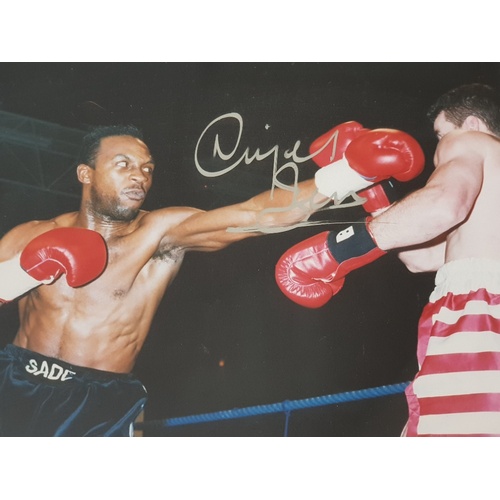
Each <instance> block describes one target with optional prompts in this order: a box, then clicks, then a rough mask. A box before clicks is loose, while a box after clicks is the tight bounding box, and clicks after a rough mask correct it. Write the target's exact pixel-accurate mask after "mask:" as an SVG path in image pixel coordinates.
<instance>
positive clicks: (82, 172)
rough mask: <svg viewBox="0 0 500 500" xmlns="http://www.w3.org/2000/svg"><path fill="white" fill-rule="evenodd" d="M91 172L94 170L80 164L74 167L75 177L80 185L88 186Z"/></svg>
mask: <svg viewBox="0 0 500 500" xmlns="http://www.w3.org/2000/svg"><path fill="white" fill-rule="evenodd" d="M93 172H94V169H93V168H91V167H89V166H88V165H86V164H85V163H80V165H78V167H76V175H77V177H78V180H79V181H80V182H81V183H82V184H90V181H91V179H92V174H93Z"/></svg>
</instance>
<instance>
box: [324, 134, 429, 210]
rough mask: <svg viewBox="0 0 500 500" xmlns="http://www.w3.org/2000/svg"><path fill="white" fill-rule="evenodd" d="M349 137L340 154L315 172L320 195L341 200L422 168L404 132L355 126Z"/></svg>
mask: <svg viewBox="0 0 500 500" xmlns="http://www.w3.org/2000/svg"><path fill="white" fill-rule="evenodd" d="M358 125H359V124H358ZM344 135H346V134H344ZM339 137H340V134H339ZM351 137H353V138H352V140H350V141H344V143H345V142H347V146H346V147H345V151H344V152H343V155H342V157H340V158H339V155H338V154H336V155H335V156H334V161H333V163H331V164H329V165H327V166H323V168H321V169H320V170H318V171H317V172H316V175H315V182H316V187H317V188H318V191H319V193H321V194H322V195H324V196H327V197H329V198H336V199H337V200H339V201H341V200H343V199H344V198H345V197H347V196H348V195H349V194H352V193H357V192H358V191H360V190H362V189H366V188H367V187H368V186H371V185H373V184H376V183H378V182H381V181H383V180H385V179H389V178H395V179H397V180H399V181H401V182H407V181H410V180H412V179H414V178H415V177H417V176H418V175H420V174H421V173H422V171H423V169H424V166H425V156H424V152H423V150H422V148H421V147H420V144H419V143H418V142H417V141H416V140H415V139H414V138H413V137H412V136H410V135H409V134H407V133H405V132H402V131H400V130H395V129H374V130H367V129H363V128H361V126H359V127H358V128H356V129H355V131H354V132H352V133H351Z"/></svg>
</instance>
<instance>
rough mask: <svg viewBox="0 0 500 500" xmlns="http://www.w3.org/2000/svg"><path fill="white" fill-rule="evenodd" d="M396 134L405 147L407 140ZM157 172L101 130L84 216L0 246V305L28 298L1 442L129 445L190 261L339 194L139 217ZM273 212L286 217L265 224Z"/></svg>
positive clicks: (21, 232)
mask: <svg viewBox="0 0 500 500" xmlns="http://www.w3.org/2000/svg"><path fill="white" fill-rule="evenodd" d="M389 133H391V134H394V135H396V136H397V137H398V142H399V144H400V147H404V141H405V140H406V139H407V137H406V136H404V134H400V133H399V132H398V131H389ZM399 135H403V137H399ZM417 148H419V146H418V145H417ZM394 166H395V168H396V169H397V165H394ZM406 167H407V165H405V168H406ZM154 168H155V164H154V160H153V158H152V155H151V153H150V151H149V149H148V147H147V146H146V144H145V143H144V142H143V140H142V137H141V134H140V132H139V131H138V130H137V129H136V128H134V127H128V126H127V127H114V126H113V127H104V128H97V129H96V130H95V131H92V132H91V133H89V134H88V135H87V136H86V137H85V138H84V143H83V150H82V156H81V159H80V161H79V164H78V167H77V176H78V180H79V181H80V183H81V184H82V199H81V205H80V209H79V211H77V212H72V213H65V214H62V215H60V216H57V217H55V218H54V219H52V220H45V221H33V222H27V223H24V224H21V225H19V226H17V227H15V228H13V229H12V230H10V231H9V232H8V233H7V234H6V235H5V236H4V237H3V238H2V239H1V240H0V303H1V302H2V301H3V302H8V301H11V300H14V299H16V298H18V297H19V303H18V305H19V317H20V326H19V330H18V331H17V334H16V336H15V338H14V340H13V344H12V346H7V349H5V350H4V351H3V352H1V353H0V435H2V436H9V435H15V436H53V435H57V436H90V435H92V436H93V435H103V436H104V435H124V434H128V433H129V428H130V425H131V424H132V423H133V421H134V419H135V418H136V417H137V416H138V414H139V413H140V411H141V409H142V407H143V406H144V403H145V400H146V393H145V390H144V388H143V387H142V385H141V384H140V382H138V381H136V380H135V379H134V378H133V377H132V376H131V375H130V373H131V372H132V370H133V367H134V363H135V360H136V358H137V356H138V354H139V352H140V350H141V347H142V345H143V343H144V341H145V339H146V336H147V334H148V330H149V328H150V325H151V322H152V320H153V316H154V314H155V312H156V310H157V308H158V305H159V304H160V301H161V299H162V297H163V295H164V293H165V291H166V289H167V287H168V286H169V285H170V283H171V282H172V280H173V279H174V278H175V276H176V275H177V273H178V272H179V269H180V267H181V265H182V262H183V258H184V255H185V254H186V252H187V251H192V250H197V251H207V252H208V251H216V250H219V249H222V248H224V247H226V246H227V245H229V244H231V243H233V242H237V241H240V240H243V239H244V238H249V237H255V236H258V235H261V234H265V231H264V230H262V231H261V230H258V229H255V231H240V232H236V231H228V230H227V228H228V227H245V228H248V227H252V228H260V227H262V226H263V225H264V224H265V225H267V226H269V228H271V227H280V228H283V227H287V226H291V225H293V224H296V223H298V222H301V221H305V220H307V219H308V217H309V216H310V215H311V214H312V213H313V211H314V210H317V209H318V208H319V207H321V206H324V205H325V204H326V203H328V202H329V201H331V199H330V196H332V194H333V193H327V194H320V192H318V188H317V185H316V180H315V179H311V180H306V181H303V182H301V183H298V185H297V186H296V188H297V189H295V190H291V189H290V190H286V189H284V190H282V189H276V190H274V191H273V192H272V193H271V192H266V193H262V194H260V195H257V196H255V197H253V198H252V199H250V200H248V201H246V202H243V203H239V204H236V205H232V206H228V207H222V208H218V209H215V210H212V211H203V210H198V209H195V208H190V207H170V208H163V209H158V210H154V211H150V212H148V211H144V210H141V206H142V204H143V203H144V200H145V198H146V195H147V193H148V191H149V189H150V187H151V185H152V181H153V171H154ZM326 168H328V167H326ZM332 168H333V169H336V167H332ZM422 168H423V164H422V165H420V164H418V165H416V166H415V169H414V173H413V174H412V175H414V176H416V175H417V174H419V173H420V172H421V170H422ZM343 172H345V169H344V170H342V172H341V173H340V174H339V175H338V176H337V177H338V178H340V177H342V176H343V175H344V173H343ZM333 177H335V176H333ZM358 178H359V176H358ZM372 182H374V181H373V180H365V181H364V182H363V183H362V186H361V187H363V188H366V187H367V186H369V185H370V184H371V183H372ZM347 185H348V183H347ZM345 186H346V183H344V187H345ZM352 189H353V190H357V189H358V188H357V187H356V186H353V187H352ZM270 208H279V210H270V211H268V213H267V214H266V215H265V216H264V215H263V214H262V211H263V210H264V209H270Z"/></svg>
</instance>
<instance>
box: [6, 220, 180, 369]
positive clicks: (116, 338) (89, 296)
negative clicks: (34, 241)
mask: <svg viewBox="0 0 500 500" xmlns="http://www.w3.org/2000/svg"><path fill="white" fill-rule="evenodd" d="M144 214H146V213H144ZM144 214H142V215H141V217H140V218H138V220H137V221H136V222H134V223H133V224H130V225H129V226H128V228H127V231H125V232H123V231H122V232H119V233H118V234H116V235H114V236H110V237H106V242H107V245H108V253H109V259H108V265H107V268H106V270H105V271H104V273H103V274H102V275H101V276H100V277H99V278H98V279H96V280H95V281H93V282H92V283H90V284H88V285H86V286H84V287H81V288H76V289H75V288H70V287H69V286H68V285H67V284H66V280H65V278H64V277H62V278H60V279H59V280H57V281H56V282H55V283H53V284H51V285H42V286H41V287H38V288H37V289H34V290H32V291H31V292H30V293H29V294H28V295H27V296H26V297H24V298H22V299H21V300H20V302H19V313H20V328H19V331H18V333H17V335H16V337H15V339H14V342H13V343H14V344H15V345H18V346H20V347H23V348H26V349H29V350H32V351H35V352H39V353H41V354H44V355H46V356H50V357H54V358H58V359H62V360H64V361H66V362H68V363H72V364H75V365H80V366H86V367H90V368H96V369H100V370H106V371H113V372H129V371H130V370H132V368H133V366H134V363H135V360H136V357H137V355H138V354H139V352H140V349H141V347H142V345H143V343H144V340H145V338H146V336H147V334H148V331H149V328H150V325H151V321H152V319H153V316H154V314H155V312H156V310H157V307H158V305H159V303H160V301H161V299H162V297H163V294H164V292H165V290H166V288H167V286H168V285H169V283H170V282H171V281H172V280H173V279H174V277H175V276H176V274H177V272H178V270H179V268H180V266H181V263H182V260H183V256H184V251H183V250H182V249H175V248H172V249H170V250H167V249H163V250H162V251H161V252H160V251H159V245H160V242H161V240H162V237H163V236H164V234H165V232H164V230H165V227H168V222H167V220H168V217H167V219H165V217H163V220H161V221H159V220H158V218H155V217H154V216H151V214H150V213H147V215H144ZM72 220H73V219H72V216H71V215H70V214H66V215H65V216H62V217H60V218H58V219H56V222H57V223H58V225H71V221H72ZM173 223H175V217H174V220H173ZM42 224H43V223H42ZM160 224H161V227H155V225H160ZM51 227H52V226H51ZM51 227H50V228H51ZM39 230H40V229H39Z"/></svg>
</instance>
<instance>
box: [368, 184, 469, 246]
mask: <svg viewBox="0 0 500 500" xmlns="http://www.w3.org/2000/svg"><path fill="white" fill-rule="evenodd" d="M467 213H468V207H467V206H466V205H465V204H464V203H461V199H460V197H459V196H450V195H449V193H447V192H446V190H444V189H443V188H442V187H426V188H423V189H420V190H418V191H415V192H414V193H412V194H411V195H409V196H407V197H406V198H404V199H403V200H401V201H400V202H396V203H395V204H394V205H393V206H392V207H391V208H389V209H388V210H387V211H386V212H384V213H382V214H380V215H379V216H377V217H375V218H374V219H373V220H372V221H371V222H370V225H369V227H370V231H371V232H372V234H373V236H374V238H375V240H376V242H377V244H378V246H379V247H380V248H382V249H383V250H392V249H396V248H405V247H409V246H414V245H419V244H422V243H426V242H429V241H431V240H434V239H435V238H437V237H439V236H440V235H442V234H444V233H446V232H447V231H449V230H450V229H451V228H452V227H454V226H455V225H456V224H458V223H460V222H461V221H463V220H464V218H465V217H466V215H467Z"/></svg>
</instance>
